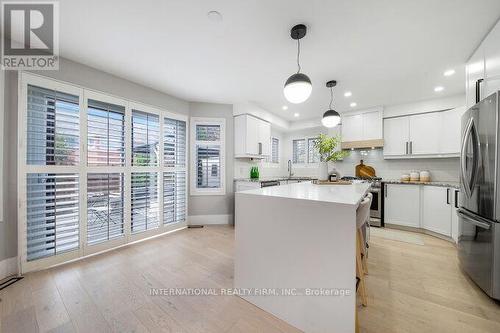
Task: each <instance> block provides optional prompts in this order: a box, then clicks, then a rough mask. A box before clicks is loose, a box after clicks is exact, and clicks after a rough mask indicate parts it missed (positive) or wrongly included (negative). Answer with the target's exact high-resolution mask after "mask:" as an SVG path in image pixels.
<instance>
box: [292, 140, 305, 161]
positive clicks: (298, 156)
mask: <svg viewBox="0 0 500 333" xmlns="http://www.w3.org/2000/svg"><path fill="white" fill-rule="evenodd" d="M293 163H296V164H300V163H306V140H305V139H299V140H293Z"/></svg>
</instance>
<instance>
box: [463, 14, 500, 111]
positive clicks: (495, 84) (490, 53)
mask: <svg viewBox="0 0 500 333" xmlns="http://www.w3.org/2000/svg"><path fill="white" fill-rule="evenodd" d="M480 79H483V80H484V81H483V82H482V83H481V84H480V88H481V89H480V96H479V99H480V100H482V99H483V98H485V97H487V96H489V95H491V94H492V93H494V92H495V91H499V90H500V22H498V23H497V24H496V26H495V27H494V28H493V29H492V30H491V32H490V33H489V34H488V35H487V36H486V38H485V39H484V40H483V42H482V43H481V45H479V47H478V48H477V50H476V51H475V52H474V54H473V55H472V56H471V58H470V59H469V61H468V62H467V65H466V105H467V108H470V107H471V106H473V105H474V104H476V82H477V81H478V80H480Z"/></svg>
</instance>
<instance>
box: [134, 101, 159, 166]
mask: <svg viewBox="0 0 500 333" xmlns="http://www.w3.org/2000/svg"><path fill="white" fill-rule="evenodd" d="M159 142H160V117H159V116H158V115H154V114H150V113H145V112H141V111H137V110H132V165H133V166H157V165H158V149H159Z"/></svg>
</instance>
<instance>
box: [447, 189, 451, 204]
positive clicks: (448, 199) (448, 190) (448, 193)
mask: <svg viewBox="0 0 500 333" xmlns="http://www.w3.org/2000/svg"><path fill="white" fill-rule="evenodd" d="M446 204H447V205H449V204H450V189H449V188H447V189H446Z"/></svg>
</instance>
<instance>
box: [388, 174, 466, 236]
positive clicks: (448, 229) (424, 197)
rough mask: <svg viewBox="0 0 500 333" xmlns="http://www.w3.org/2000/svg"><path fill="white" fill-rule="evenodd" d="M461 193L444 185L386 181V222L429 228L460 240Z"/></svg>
mask: <svg viewBox="0 0 500 333" xmlns="http://www.w3.org/2000/svg"><path fill="white" fill-rule="evenodd" d="M459 194H460V193H459V190H457V189H455V188H447V187H442V186H431V185H411V184H385V197H384V207H385V208H384V222H385V223H387V224H393V225H400V226H405V227H413V228H421V229H425V230H429V231H432V232H434V233H437V234H440V235H443V236H446V237H450V238H452V239H453V240H454V241H455V242H457V240H458V237H459V235H460V230H459V223H458V215H457V209H458V206H459V205H458V199H459Z"/></svg>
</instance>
